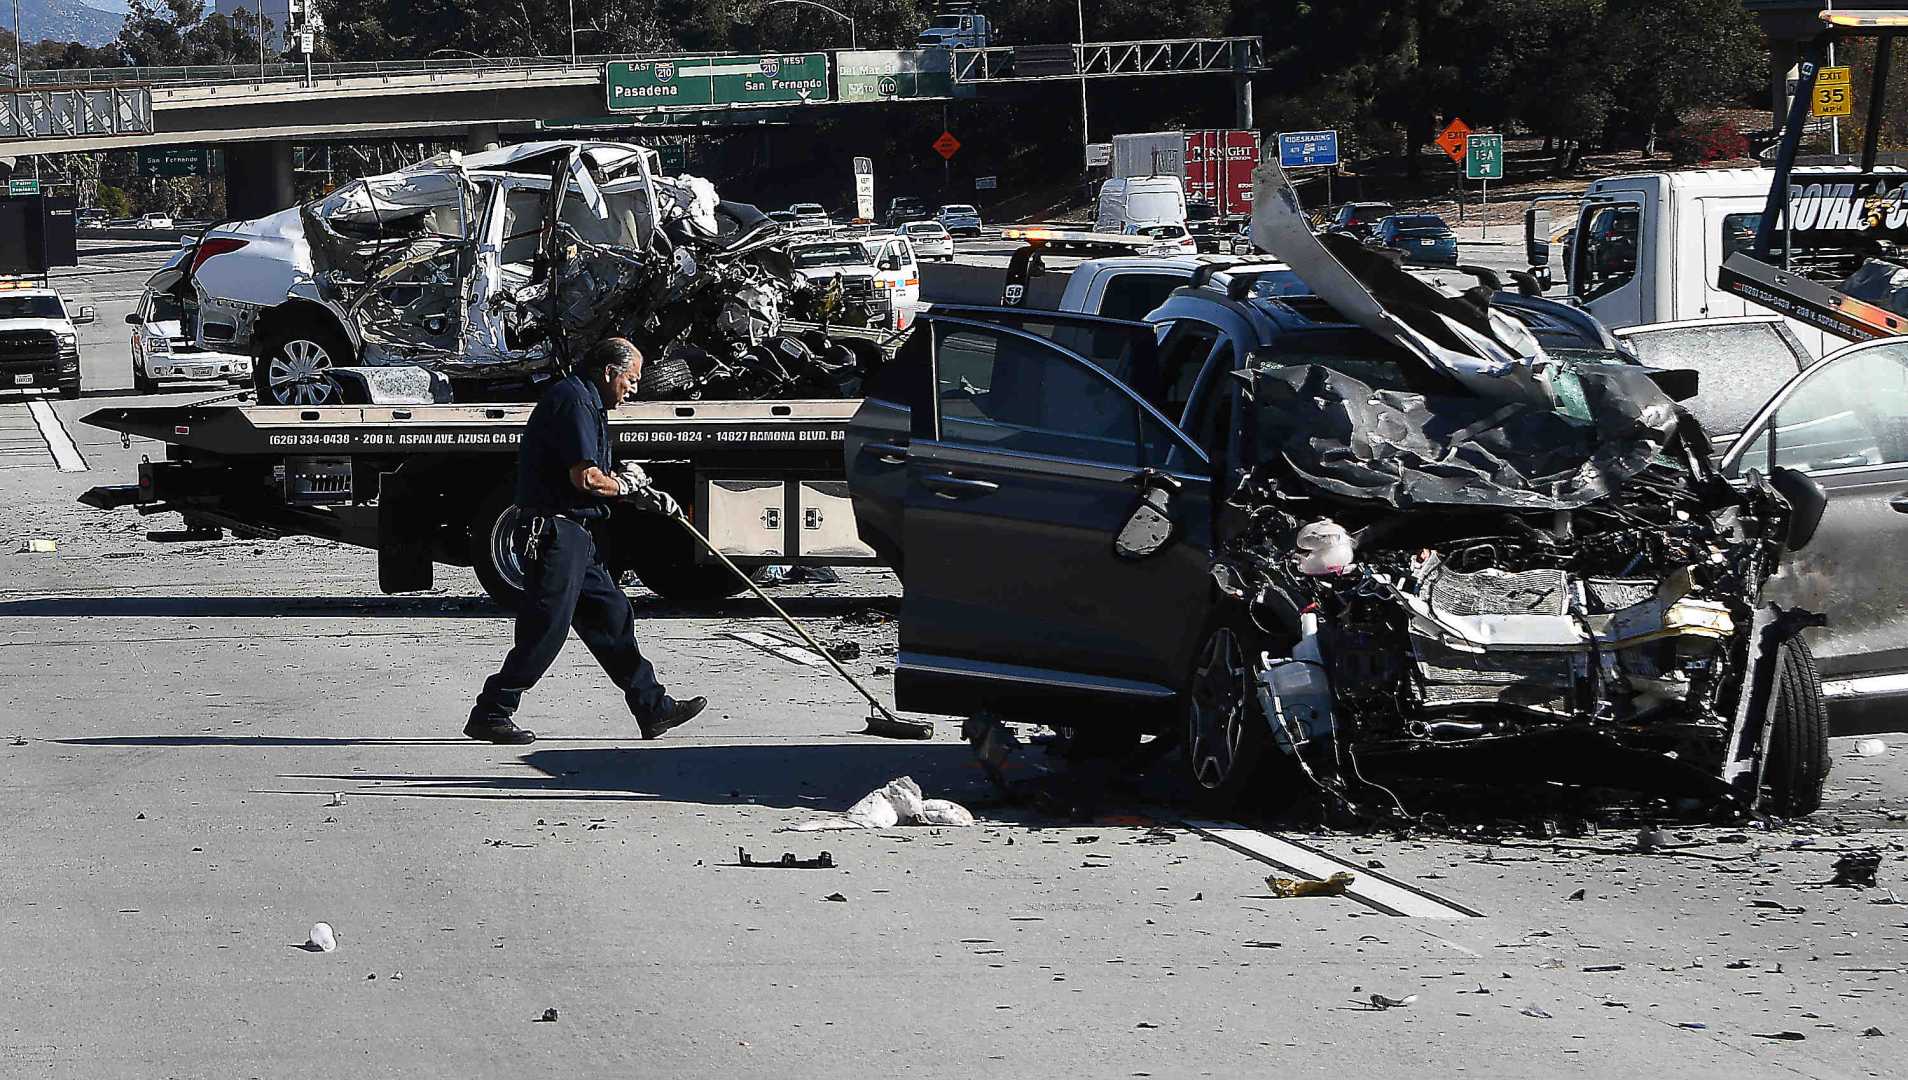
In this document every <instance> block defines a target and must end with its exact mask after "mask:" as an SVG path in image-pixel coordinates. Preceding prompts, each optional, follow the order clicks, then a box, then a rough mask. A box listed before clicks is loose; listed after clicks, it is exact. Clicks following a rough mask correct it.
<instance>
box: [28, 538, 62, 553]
mask: <svg viewBox="0 0 1908 1080" xmlns="http://www.w3.org/2000/svg"><path fill="white" fill-rule="evenodd" d="M59 549H60V542H59V541H58V540H52V539H48V538H47V537H44V536H35V537H32V538H30V539H28V540H26V541H25V542H23V543H22V544H21V545H20V553H21V554H22V555H51V554H53V553H54V552H56V551H58V550H59Z"/></svg>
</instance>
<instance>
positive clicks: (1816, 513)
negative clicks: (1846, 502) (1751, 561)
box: [1769, 468, 1828, 551]
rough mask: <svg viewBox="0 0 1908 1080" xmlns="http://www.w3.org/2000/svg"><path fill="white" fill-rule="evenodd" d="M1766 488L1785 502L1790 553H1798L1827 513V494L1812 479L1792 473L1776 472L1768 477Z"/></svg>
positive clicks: (1785, 470) (1805, 475)
mask: <svg viewBox="0 0 1908 1080" xmlns="http://www.w3.org/2000/svg"><path fill="white" fill-rule="evenodd" d="M1769 486H1770V487H1772V488H1774V489H1776V492H1777V493H1778V494H1780V495H1781V496H1782V497H1783V498H1784V499H1787V500H1788V501H1789V512H1790V513H1789V542H1788V545H1787V546H1788V549H1789V550H1790V551H1801V550H1802V549H1803V548H1804V547H1805V546H1807V545H1808V542H1809V541H1810V540H1812V539H1814V538H1815V530H1816V529H1817V528H1818V527H1819V526H1820V525H1821V524H1822V514H1823V512H1824V511H1826V510H1827V509H1828V494H1827V493H1826V492H1824V491H1823V490H1822V485H1821V484H1820V483H1817V482H1816V479H1815V477H1813V476H1810V475H1809V474H1808V473H1805V472H1800V471H1797V470H1795V469H1789V468H1777V469H1774V470H1772V471H1771V472H1770V473H1769Z"/></svg>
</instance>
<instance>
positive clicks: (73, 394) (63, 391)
mask: <svg viewBox="0 0 1908 1080" xmlns="http://www.w3.org/2000/svg"><path fill="white" fill-rule="evenodd" d="M60 396H61V397H63V398H65V399H66V400H68V401H77V400H79V396H80V384H79V383H77V382H75V383H73V384H71V385H69V386H62V387H60Z"/></svg>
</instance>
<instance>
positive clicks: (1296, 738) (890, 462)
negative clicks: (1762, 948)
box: [848, 169, 1827, 820]
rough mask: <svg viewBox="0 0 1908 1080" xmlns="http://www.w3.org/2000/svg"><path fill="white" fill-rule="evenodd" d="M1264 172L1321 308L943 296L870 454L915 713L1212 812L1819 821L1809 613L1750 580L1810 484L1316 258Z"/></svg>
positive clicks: (1819, 716) (1247, 298)
mask: <svg viewBox="0 0 1908 1080" xmlns="http://www.w3.org/2000/svg"><path fill="white" fill-rule="evenodd" d="M1271 173H1272V175H1271V176H1269V177H1267V176H1262V178H1261V182H1262V185H1264V186H1265V190H1264V191H1263V192H1262V194H1261V196H1260V200H1259V202H1258V204H1257V206H1258V210H1257V213H1258V214H1260V215H1261V216H1262V217H1263V218H1265V219H1267V220H1264V221H1260V222H1255V229H1256V235H1255V239H1258V240H1259V241H1260V242H1261V244H1262V245H1263V246H1267V247H1269V248H1270V249H1271V250H1273V251H1275V252H1276V253H1278V255H1279V256H1280V257H1281V258H1282V259H1284V260H1285V261H1286V262H1288V263H1289V264H1290V265H1291V266H1292V268H1293V269H1294V271H1296V272H1297V273H1298V274H1299V276H1300V277H1301V278H1302V279H1303V280H1304V281H1306V282H1307V283H1308V284H1309V285H1311V286H1312V287H1313V290H1314V292H1315V293H1316V294H1317V295H1315V296H1310V297H1283V298H1278V297H1270V296H1255V295H1253V294H1252V292H1251V289H1250V287H1249V286H1248V287H1245V288H1234V289H1230V290H1222V289H1219V288H1216V287H1214V286H1212V285H1210V284H1207V283H1205V282H1203V281H1200V280H1199V279H1195V283H1194V284H1193V285H1192V286H1190V287H1188V288H1184V289H1180V290H1178V291H1177V292H1175V293H1174V294H1173V295H1172V297H1170V298H1169V299H1168V300H1167V301H1166V302H1165V304H1163V305H1162V306H1161V307H1160V308H1159V309H1157V310H1156V311H1154V312H1153V313H1151V314H1150V315H1149V316H1148V317H1147V320H1146V321H1145V322H1143V323H1124V322H1113V321H1107V320H1083V319H1078V318H1073V317H1068V316H1062V315H1058V314H1054V313H1040V312H1029V311H1024V310H1022V311H1012V312H1009V311H1004V310H991V309H962V310H949V309H937V310H936V311H935V312H932V313H930V315H929V316H927V320H928V321H927V324H926V326H925V327H924V328H923V329H922V331H921V332H919V333H917V335H916V338H915V339H914V340H912V341H910V342H909V345H908V348H907V349H905V350H904V351H903V353H902V354H901V356H900V357H899V358H897V360H896V362H895V363H893V364H891V365H890V366H889V368H888V369H887V370H886V371H884V373H883V374H882V376H881V377H880V378H878V379H877V380H876V382H875V385H874V386H872V387H871V389H870V394H869V400H868V401H867V402H865V403H864V405H863V406H862V408H861V410H860V412H859V414H858V415H857V418H856V421H855V425H854V427H853V428H852V429H851V431H850V433H849V440H848V453H849V462H848V467H849V476H850V482H851V486H852V487H853V493H854V497H855V500H856V510H857V515H858V518H859V520H860V524H861V529H862V533H863V536H864V538H865V539H867V540H868V541H869V542H870V543H871V544H872V545H873V546H874V547H875V548H876V549H877V550H878V551H881V552H882V553H883V554H885V555H886V556H887V557H888V558H889V560H890V561H891V562H892V563H893V564H894V565H895V566H896V567H897V568H898V569H899V570H900V571H901V573H902V578H903V582H904V586H905V596H904V600H903V609H902V621H901V653H900V656H899V660H898V663H897V665H896V674H895V680H896V684H895V685H896V694H897V698H898V701H899V704H900V705H901V706H902V707H903V708H906V709H917V710H922V711H928V712H937V713H944V714H951V715H983V714H992V715H995V716H999V717H1001V718H1005V719H1019V720H1028V721H1033V722H1041V723H1047V724H1051V725H1055V726H1061V727H1068V728H1072V729H1075V730H1077V731H1093V732H1097V733H1099V735H1100V736H1101V737H1103V738H1110V739H1112V740H1113V741H1116V742H1118V741H1129V742H1137V741H1138V740H1139V738H1140V737H1141V736H1142V735H1143V734H1145V733H1149V732H1150V733H1153V734H1156V735H1159V736H1162V737H1164V738H1167V739H1172V740H1177V741H1178V742H1179V743H1180V744H1181V749H1182V751H1183V753H1182V758H1183V760H1184V762H1185V766H1186V771H1187V775H1188V777H1189V778H1190V780H1191V781H1192V783H1193V784H1194V785H1195V787H1196V789H1197V790H1198V791H1199V792H1200V793H1201V794H1202V795H1203V796H1204V797H1205V798H1206V799H1207V800H1209V801H1211V802H1213V803H1216V804H1230V803H1233V802H1235V801H1237V800H1239V799H1240V798H1242V797H1244V796H1246V795H1248V794H1254V793H1262V792H1269V793H1276V794H1281V795H1285V796H1290V797H1295V798H1296V797H1301V796H1309V797H1311V798H1312V799H1314V800H1315V801H1317V802H1319V803H1320V804H1323V805H1326V806H1329V807H1332V808H1336V809H1349V810H1351V811H1353V812H1355V813H1357V814H1358V815H1360V816H1363V817H1366V818H1369V819H1393V820H1395V819H1397V818H1399V817H1401V816H1403V817H1412V816H1415V815H1416V814H1417V813H1418V812H1420V811H1421V810H1423V809H1425V808H1427V807H1428V806H1429V805H1430V803H1429V802H1426V803H1423V804H1419V803H1414V802H1413V799H1414V797H1415V796H1414V794H1413V793H1414V792H1421V793H1425V794H1426V798H1427V799H1430V798H1432V797H1444V796H1448V795H1450V794H1451V793H1453V792H1457V791H1466V790H1468V791H1473V792H1479V793H1482V794H1483V797H1484V799H1485V801H1486V803H1487V804H1489V803H1490V802H1491V801H1492V800H1496V799H1503V800H1506V801H1504V802H1503V803H1502V805H1500V806H1498V807H1497V809H1507V808H1508V805H1509V803H1508V801H1507V800H1508V796H1505V795H1504V794H1503V793H1504V792H1506V791H1508V790H1509V789H1510V788H1511V787H1513V786H1515V787H1520V788H1525V789H1530V790H1532V791H1533V792H1535V793H1536V794H1537V795H1540V796H1541V795H1542V794H1544V793H1546V792H1548V793H1550V794H1551V795H1553V796H1557V797H1558V798H1560V799H1567V800H1572V801H1575V802H1577V803H1580V804H1584V805H1588V804H1590V803H1601V802H1604V801H1608V800H1611V799H1617V798H1630V797H1639V796H1640V797H1642V798H1644V799H1650V800H1667V801H1668V804H1669V805H1671V806H1676V807H1680V808H1683V809H1692V808H1700V809H1702V810H1703V811H1704V812H1706V813H1710V814H1713V815H1716V816H1730V815H1734V814H1741V813H1746V812H1750V811H1752V810H1755V809H1762V810H1766V811H1769V812H1774V813H1778V814H1783V815H1798V814H1804V813H1807V812H1809V811H1811V810H1813V809H1814V808H1815V807H1816V805H1817V804H1818V803H1819V800H1820V795H1821V789H1822V784H1823V781H1824V779H1825V777H1826V773H1827V757H1826V753H1827V751H1826V726H1825V718H1824V714H1823V710H1822V706H1821V686H1820V679H1819V677H1818V675H1817V674H1816V671H1815V668H1814V665H1813V662H1812V660H1811V658H1810V656H1809V653H1808V650H1807V647H1806V645H1805V644H1804V643H1803V641H1802V640H1801V638H1800V637H1799V636H1798V631H1799V629H1800V628H1801V627H1802V626H1803V625H1806V624H1807V623H1808V622H1809V621H1810V616H1809V615H1808V613H1806V612H1799V611H1786V610H1780V609H1778V608H1776V607H1775V606H1773V605H1771V604H1769V603H1767V602H1765V600H1764V599H1763V596H1762V590H1763V584H1764V582H1765V581H1766V579H1767V578H1768V576H1769V574H1770V573H1771V572H1772V571H1773V570H1774V569H1775V567H1776V566H1777V565H1778V562H1779V561H1780V560H1781V559H1782V558H1783V555H1784V553H1785V552H1786V551H1788V550H1792V549H1795V548H1797V547H1800V546H1801V545H1802V544H1804V543H1806V542H1807V539H1808V536H1809V533H1810V531H1811V530H1812V529H1813V527H1814V524H1815V522H1816V521H1817V520H1819V516H1820V513H1821V505H1822V503H1821V499H1822V496H1821V491H1820V489H1819V488H1818V487H1816V486H1815V485H1814V483H1813V482H1812V481H1811V480H1809V478H1808V477H1807V476H1805V475H1803V474H1801V473H1798V472H1793V471H1788V470H1776V471H1774V472H1773V473H1772V474H1771V475H1770V476H1769V477H1767V478H1764V477H1763V476H1761V475H1759V474H1757V475H1747V476H1745V477H1744V478H1743V479H1742V480H1741V481H1740V482H1739V483H1731V482H1730V481H1728V480H1726V479H1724V477H1723V476H1722V475H1720V474H1719V473H1718V472H1716V471H1715V469H1714V468H1713V466H1712V465H1711V463H1710V447H1709V445H1708V442H1707V439H1706V438H1705V436H1704V435H1703V433H1702V430H1701V428H1700V426H1699V425H1697V424H1696V423H1695V421H1693V420H1692V419H1691V418H1690V417H1689V416H1688V415H1687V413H1686V412H1684V411H1683V410H1682V409H1681V408H1680V407H1679V406H1678V404H1677V402H1676V400H1675V399H1674V397H1672V395H1671V393H1669V392H1668V391H1666V389H1664V388H1665V387H1669V388H1673V389H1677V390H1678V392H1687V390H1688V386H1687V379H1686V378H1683V377H1680V376H1679V374H1678V373H1668V372H1660V371H1653V370H1650V369H1647V368H1644V367H1642V366H1640V365H1638V364H1637V363H1636V362H1635V359H1634V357H1631V356H1627V355H1624V354H1621V353H1618V352H1613V351H1611V352H1603V353H1601V354H1599V352H1598V350H1596V349H1568V350H1565V349H1559V350H1557V352H1556V355H1552V354H1550V353H1549V352H1546V350H1545V349H1544V347H1543V346H1542V345H1541V344H1539V342H1538V340H1537V339H1536V338H1535V337H1533V336H1532V335H1531V333H1530V331H1529V330H1528V329H1527V328H1526V322H1525V321H1523V320H1518V319H1512V318H1509V317H1508V316H1507V315H1506V313H1505V312H1504V311H1502V310H1498V309H1497V308H1496V307H1495V306H1494V305H1493V303H1492V302H1491V297H1492V293H1491V291H1490V290H1488V289H1485V288H1482V287H1480V288H1476V289H1469V290H1461V291H1440V290H1437V289H1434V288H1432V287H1431V286H1429V285H1426V284H1424V283H1422V282H1420V281H1418V280H1417V279H1414V278H1412V277H1410V276H1409V275H1406V274H1404V273H1403V272H1402V271H1399V270H1398V269H1397V268H1396V263H1395V260H1394V261H1391V262H1388V263H1387V262H1386V261H1385V257H1384V256H1382V255H1380V254H1377V253H1370V252H1364V253H1363V254H1362V255H1361V254H1360V249H1359V248H1358V246H1357V245H1356V243H1355V242H1352V241H1345V242H1343V243H1342V244H1341V243H1338V242H1337V241H1335V240H1334V239H1330V238H1328V239H1327V240H1326V241H1325V243H1327V244H1331V245H1333V247H1332V250H1330V251H1327V250H1326V248H1325V247H1322V246H1320V243H1319V241H1317V240H1314V239H1313V238H1312V237H1311V236H1310V234H1309V232H1308V231H1305V230H1304V228H1303V216H1302V215H1299V214H1297V213H1296V212H1295V211H1296V203H1295V201H1292V200H1289V199H1287V200H1284V202H1285V204H1286V206H1287V209H1288V210H1289V211H1290V212H1289V213H1287V214H1286V215H1284V216H1283V217H1281V215H1280V213H1279V204H1280V202H1281V198H1280V197H1281V194H1282V193H1283V192H1282V191H1281V187H1282V185H1281V183H1280V181H1279V179H1278V178H1277V177H1276V170H1275V169H1274V170H1271ZM1284 192H1289V189H1284ZM1341 260H1342V261H1341ZM1414 779H1415V780H1423V781H1428V783H1425V784H1421V785H1419V786H1418V787H1416V788H1413V787H1411V786H1409V784H1408V783H1407V782H1408V781H1411V780H1414Z"/></svg>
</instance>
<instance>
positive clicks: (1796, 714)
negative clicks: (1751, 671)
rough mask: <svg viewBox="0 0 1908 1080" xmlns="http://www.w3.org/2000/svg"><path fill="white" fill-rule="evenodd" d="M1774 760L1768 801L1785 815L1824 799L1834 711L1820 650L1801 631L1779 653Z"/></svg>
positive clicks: (1767, 767)
mask: <svg viewBox="0 0 1908 1080" xmlns="http://www.w3.org/2000/svg"><path fill="white" fill-rule="evenodd" d="M1771 711H1772V713H1773V715H1772V717H1771V722H1772V723H1773V724H1774V727H1773V729H1772V730H1771V731H1770V732H1769V760H1768V761H1767V762H1766V763H1765V764H1764V765H1763V769H1762V791H1763V805H1764V807H1765V808H1767V809H1768V810H1769V812H1770V813H1773V814H1777V815H1780V816H1782V817H1789V818H1795V817H1803V816H1805V815H1808V814H1812V813H1814V812H1815V811H1816V810H1818V809H1820V808H1821V805H1822V788H1823V786H1824V785H1825V784H1827V783H1828V773H1829V745H1828V711H1827V709H1826V707H1825V706H1824V705H1823V704H1822V676H1821V674H1820V673H1819V672H1818V671H1816V668H1815V655H1814V654H1813V653H1811V652H1810V651H1809V646H1808V643H1807V642H1805V641H1803V640H1802V639H1801V638H1799V637H1794V638H1790V639H1789V640H1787V641H1785V642H1783V643H1782V652H1781V653H1780V654H1779V655H1778V656H1777V658H1776V685H1775V701H1774V702H1773V709H1772V710H1771Z"/></svg>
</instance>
